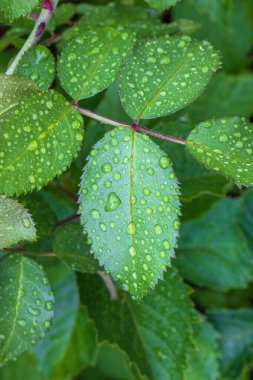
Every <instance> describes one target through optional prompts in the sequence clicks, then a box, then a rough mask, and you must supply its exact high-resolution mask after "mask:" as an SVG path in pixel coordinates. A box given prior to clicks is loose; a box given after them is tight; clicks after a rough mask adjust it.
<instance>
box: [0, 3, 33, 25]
mask: <svg viewBox="0 0 253 380" xmlns="http://www.w3.org/2000/svg"><path fill="white" fill-rule="evenodd" d="M38 4H39V0H1V4H0V12H2V13H3V16H4V20H5V19H7V20H9V21H13V20H15V19H16V18H19V17H21V16H26V15H27V14H28V13H29V12H31V11H32V10H33V8H35V7H36V6H37V5H38Z"/></svg>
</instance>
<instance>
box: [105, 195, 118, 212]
mask: <svg viewBox="0 0 253 380" xmlns="http://www.w3.org/2000/svg"><path fill="white" fill-rule="evenodd" d="M120 204H121V199H120V198H119V197H118V195H117V194H116V193H114V192H112V193H110V194H109V195H108V198H107V202H106V205H105V211H107V212H110V211H114V210H116V209H117V208H118V207H119V205H120Z"/></svg>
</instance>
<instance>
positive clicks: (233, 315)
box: [208, 309, 253, 380]
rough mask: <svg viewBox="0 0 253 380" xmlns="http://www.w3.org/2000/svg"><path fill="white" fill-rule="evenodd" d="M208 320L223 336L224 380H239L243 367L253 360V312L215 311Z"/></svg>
mask: <svg viewBox="0 0 253 380" xmlns="http://www.w3.org/2000/svg"><path fill="white" fill-rule="evenodd" d="M208 318H209V319H210V321H211V322H212V323H213V324H214V326H215V328H216V329H217V330H218V332H219V333H220V335H221V339H220V348H221V369H222V375H223V376H222V379H223V380H237V379H238V376H239V375H240V373H241V371H242V368H243V365H244V364H245V363H246V362H247V361H249V360H250V359H252V344H253V310H252V309H240V310H232V309H231V310H230V309H224V310H213V311H210V312H209V313H208Z"/></svg>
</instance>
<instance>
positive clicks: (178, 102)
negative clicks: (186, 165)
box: [119, 36, 220, 120]
mask: <svg viewBox="0 0 253 380" xmlns="http://www.w3.org/2000/svg"><path fill="white" fill-rule="evenodd" d="M219 65H220V60H219V55H218V53H217V52H216V51H215V50H214V49H213V47H212V46H211V45H210V44H209V43H208V42H207V41H203V42H198V41H195V40H192V39H191V38H190V37H188V36H183V37H171V38H168V36H166V37H161V38H158V39H156V40H152V41H146V42H141V43H140V44H139V45H138V46H137V47H136V49H135V51H134V53H133V55H131V56H129V58H128V59H127V60H126V62H125V64H124V68H123V69H122V70H121V72H120V76H119V92H120V97H121V101H122V104H123V106H124V108H125V110H126V112H127V113H128V114H129V115H130V116H131V117H132V119H133V120H139V119H152V118H156V117H158V116H165V115H167V114H170V113H173V112H175V111H177V110H179V109H180V108H182V107H184V106H186V105H187V104H189V103H191V102H192V101H193V100H195V99H196V98H197V97H198V96H199V95H200V93H201V92H202V91H203V88H204V87H205V85H206V84H207V83H208V81H209V79H210V77H211V75H212V73H213V72H214V71H215V70H217V69H218V68H219Z"/></svg>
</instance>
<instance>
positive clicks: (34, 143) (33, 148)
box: [27, 140, 38, 152]
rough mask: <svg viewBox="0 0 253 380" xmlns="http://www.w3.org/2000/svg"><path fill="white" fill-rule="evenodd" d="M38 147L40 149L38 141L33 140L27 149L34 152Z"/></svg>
mask: <svg viewBox="0 0 253 380" xmlns="http://www.w3.org/2000/svg"><path fill="white" fill-rule="evenodd" d="M36 149H38V142H37V141H36V140H34V141H31V142H30V144H29V145H28V147H27V150H29V151H31V152H34V151H35V150H36Z"/></svg>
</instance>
